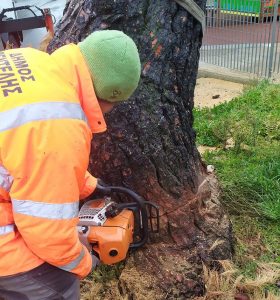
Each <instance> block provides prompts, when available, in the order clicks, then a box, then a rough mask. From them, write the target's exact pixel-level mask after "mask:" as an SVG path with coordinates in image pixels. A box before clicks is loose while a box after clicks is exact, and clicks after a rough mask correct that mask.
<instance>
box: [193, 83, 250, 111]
mask: <svg viewBox="0 0 280 300" xmlns="http://www.w3.org/2000/svg"><path fill="white" fill-rule="evenodd" d="M243 87H244V85H243V84H241V83H235V82H230V81H226V80H220V79H215V78H198V79H197V81H196V87H195V91H194V104H195V106H197V107H213V106H214V105H217V104H220V103H222V102H226V101H230V100H232V99H233V98H235V97H238V96H239V95H241V93H242V91H243Z"/></svg>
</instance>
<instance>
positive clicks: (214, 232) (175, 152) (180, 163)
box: [49, 0, 232, 299]
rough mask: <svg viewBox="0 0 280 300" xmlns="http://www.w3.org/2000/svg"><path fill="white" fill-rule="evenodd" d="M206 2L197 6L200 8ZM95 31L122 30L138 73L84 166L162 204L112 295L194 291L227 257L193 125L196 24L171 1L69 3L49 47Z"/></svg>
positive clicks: (227, 237) (227, 238)
mask: <svg viewBox="0 0 280 300" xmlns="http://www.w3.org/2000/svg"><path fill="white" fill-rule="evenodd" d="M205 2H206V1H205V0H198V1H197V4H198V5H200V6H201V7H202V8H204V7H205ZM103 29H118V30H123V31H124V32H125V33H127V34H128V35H129V36H131V37H132V38H133V39H134V41H135V42H136V44H137V46H138V48H139V51H140V57H141V62H142V75H141V82H140V84H139V87H138V89H137V91H136V92H135V94H134V95H133V97H131V99H130V101H128V102H127V103H123V104H120V105H119V106H118V107H116V108H115V109H114V110H113V111H112V112H111V113H110V114H108V115H107V116H106V121H107V124H108V132H107V133H106V134H102V135H96V136H95V137H94V139H93V142H92V155H91V160H90V169H91V171H92V173H93V174H94V175H95V176H97V177H101V178H103V180H104V181H106V182H108V183H112V184H118V185H120V184H121V185H124V186H127V187H129V188H132V189H134V190H135V191H136V192H137V193H139V194H141V195H142V196H143V197H145V198H146V199H147V200H150V201H154V202H156V203H157V204H158V205H159V207H160V210H161V231H160V234H158V235H157V236H154V237H153V239H152V242H151V243H150V244H149V245H147V247H145V249H143V250H141V251H137V253H135V254H134V255H133V256H131V257H130V259H129V260H128V261H127V264H126V267H125V268H124V270H123V272H122V274H121V276H120V281H119V285H118V289H119V294H120V295H123V296H124V295H128V296H129V297H130V298H129V299H144V297H146V298H145V299H152V298H153V299H188V298H190V297H192V296H195V295H202V294H203V292H204V290H205V288H204V284H203V280H202V277H201V273H202V264H203V263H206V264H208V265H210V264H211V262H212V261H213V260H220V259H229V258H230V257H231V253H232V234H231V226H230V222H229V220H228V218H227V216H226V214H225V213H224V212H223V210H222V208H221V205H220V203H219V201H218V194H217V193H218V190H217V182H216V180H215V178H214V176H213V175H209V174H207V173H206V170H205V165H204V164H203V162H202V161H201V158H200V155H199V153H198V151H197V149H196V146H195V131H194V129H193V128H192V126H193V115H192V109H193V95H194V87H195V83H196V76H197V69H198V61H199V48H200V46H201V38H202V34H201V25H200V24H199V22H198V21H196V20H195V19H194V18H193V17H192V16H191V15H190V14H189V13H188V12H187V11H186V10H185V9H184V8H182V7H181V6H179V5H178V4H177V3H176V2H175V1H174V0H152V1H151V0H133V1H130V0H115V1H114V0H91V1H90V0H84V1H81V0H80V1H77V0H71V1H67V4H66V8H65V11H64V16H63V18H62V20H61V22H60V23H59V25H58V27H57V31H56V34H55V37H54V39H53V41H52V42H51V44H50V46H49V51H53V50H54V49H55V48H57V47H59V46H61V45H63V44H65V43H69V42H75V43H76V42H78V41H80V40H82V39H83V38H85V37H86V36H87V35H88V34H89V33H90V32H92V31H95V30H103ZM103 297H104V296H103ZM108 297H109V296H108ZM120 297H121V296H120ZM103 299H106V297H105V298H103ZM108 299H109V298H108Z"/></svg>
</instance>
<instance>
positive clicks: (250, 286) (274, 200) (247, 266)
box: [194, 82, 280, 300]
mask: <svg viewBox="0 0 280 300" xmlns="http://www.w3.org/2000/svg"><path fill="white" fill-rule="evenodd" d="M194 116H195V125H194V127H195V129H196V131H197V143H198V145H203V146H209V147H214V148H211V149H212V150H211V151H206V152H205V153H204V154H203V158H204V160H205V161H206V162H207V164H211V165H214V166H215V168H216V174H217V176H218V178H219V181H220V183H221V190H222V202H223V204H224V206H225V207H226V208H227V210H228V212H229V214H230V216H231V220H232V223H233V228H234V232H235V238H236V246H235V256H234V260H233V262H232V263H229V262H226V263H225V262H224V263H225V267H224V270H225V271H224V273H222V274H219V273H217V272H215V271H213V270H212V271H211V270H207V269H205V270H204V277H205V281H206V282H208V284H207V285H208V289H207V290H208V293H207V295H206V296H205V297H204V298H201V299H225V300H229V299H234V295H235V294H236V293H238V292H240V291H241V292H242V293H245V294H246V295H248V296H249V298H250V299H256V300H260V299H273V300H274V299H280V291H279V289H278V288H277V287H276V285H275V283H276V281H277V280H280V85H271V84H269V83H268V82H261V83H260V84H258V85H255V86H251V87H250V88H247V89H246V90H245V91H244V94H243V95H242V96H240V97H238V98H235V99H233V100H232V101H231V102H229V103H224V104H220V105H218V106H216V107H214V108H212V109H211V108H210V109H209V108H203V109H195V111H194ZM213 149H215V150H214V151H213Z"/></svg>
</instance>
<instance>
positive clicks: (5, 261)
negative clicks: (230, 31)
mask: <svg viewBox="0 0 280 300" xmlns="http://www.w3.org/2000/svg"><path fill="white" fill-rule="evenodd" d="M139 78H140V59H139V54H138V50H137V47H136V45H135V43H134V42H133V40H132V39H131V38H130V37H128V36H127V35H126V34H124V33H123V32H121V31H116V30H104V31H96V32H94V33H92V34H90V35H89V36H88V37H87V38H86V39H85V40H83V41H82V42H80V43H78V44H77V45H76V44H69V45H65V46H63V47H61V48H59V49H57V50H56V51H54V53H52V54H51V55H49V54H47V53H44V52H41V51H39V50H36V49H31V48H19V49H11V50H7V51H2V52H0V299H1V297H2V299H5V300H27V299H28V300H45V299H47V300H55V299H67V300H76V299H79V279H81V278H84V277H85V276H87V275H88V274H89V273H90V272H91V270H92V269H93V268H94V266H95V265H96V264H98V262H99V261H98V258H97V257H95V256H93V255H92V254H91V253H89V252H88V250H87V249H86V248H85V247H84V246H83V245H82V244H81V242H80V241H79V238H78V233H77V223H78V207H79V199H83V198H85V197H87V196H88V195H90V194H91V193H92V192H93V191H94V189H95V187H96V184H97V180H96V178H94V177H93V176H91V175H90V174H89V173H88V172H87V167H88V163H89V155H90V145H91V138H92V133H100V132H104V131H105V130H106V124H105V120H104V116H103V114H104V113H106V112H109V111H110V110H111V109H112V108H113V106H114V105H115V104H117V103H119V102H121V101H124V100H127V99H128V98H129V97H130V96H131V95H132V93H133V92H134V91H135V89H136V87H137V85H138V81H139Z"/></svg>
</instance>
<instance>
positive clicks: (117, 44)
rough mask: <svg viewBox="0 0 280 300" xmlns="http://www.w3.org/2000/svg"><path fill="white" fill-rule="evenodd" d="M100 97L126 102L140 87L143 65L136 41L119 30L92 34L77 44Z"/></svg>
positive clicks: (111, 100)
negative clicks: (138, 86)
mask: <svg viewBox="0 0 280 300" xmlns="http://www.w3.org/2000/svg"><path fill="white" fill-rule="evenodd" d="M78 46H79V48H80V50H81V52H82V54H83V57H84V58H85V61H86V63H87V65H88V68H89V70H90V73H91V77H92V79H93V85H94V90H95V93H96V95H97V97H98V98H100V99H103V100H107V101H110V102H117V101H123V100H127V99H128V98H129V97H130V96H131V95H132V93H133V92H134V91H135V89H136V88H137V85H138V82H139V79H140V71H141V64H140V58H139V53H138V50H137V47H136V45H135V43H134V41H133V40H132V39H131V38H130V37H129V36H127V35H126V34H124V33H123V32H122V31H118V30H102V31H95V32H93V33H91V34H90V35H89V36H88V37H87V38H86V39H84V40H83V41H82V42H80V43H79V44H78Z"/></svg>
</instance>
